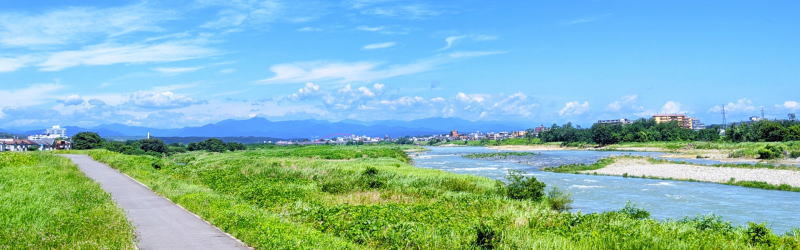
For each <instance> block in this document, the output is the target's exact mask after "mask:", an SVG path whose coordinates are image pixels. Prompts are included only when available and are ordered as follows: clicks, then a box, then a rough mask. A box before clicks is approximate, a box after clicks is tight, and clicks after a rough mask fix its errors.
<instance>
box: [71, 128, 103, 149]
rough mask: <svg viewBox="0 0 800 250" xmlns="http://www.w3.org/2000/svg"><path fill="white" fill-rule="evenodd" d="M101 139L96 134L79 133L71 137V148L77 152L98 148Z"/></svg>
mask: <svg viewBox="0 0 800 250" xmlns="http://www.w3.org/2000/svg"><path fill="white" fill-rule="evenodd" d="M102 144H103V138H101V137H100V135H98V134H97V133H92V132H80V133H78V134H76V135H75V136H73V137H72V148H73V149H77V150H84V149H95V148H100V146H102Z"/></svg>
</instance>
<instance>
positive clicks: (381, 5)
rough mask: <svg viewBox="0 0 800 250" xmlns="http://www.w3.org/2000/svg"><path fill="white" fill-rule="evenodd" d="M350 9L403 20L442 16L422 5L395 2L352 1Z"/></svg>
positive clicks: (365, 13) (439, 12) (430, 7)
mask: <svg viewBox="0 0 800 250" xmlns="http://www.w3.org/2000/svg"><path fill="white" fill-rule="evenodd" d="M350 7H351V8H353V9H356V10H360V13H361V14H364V15H373V16H381V17H393V18H403V19H412V20H419V19H427V18H431V17H435V16H438V15H441V14H442V12H441V11H438V10H435V9H434V8H433V7H432V6H430V5H427V4H422V3H397V2H394V1H371V0H366V1H365V0H361V1H351V4H350Z"/></svg>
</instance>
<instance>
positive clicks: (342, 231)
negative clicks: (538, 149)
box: [87, 146, 800, 249]
mask: <svg viewBox="0 0 800 250" xmlns="http://www.w3.org/2000/svg"><path fill="white" fill-rule="evenodd" d="M350 151H356V152H358V153H350ZM388 151H394V152H395V153H389V152H388ZM87 153H88V154H89V155H91V156H92V157H93V158H95V159H97V160H99V161H102V162H105V163H108V164H109V165H111V166H113V167H115V168H117V169H119V170H121V171H122V172H124V173H126V174H128V175H130V176H132V177H133V178H136V179H137V180H139V181H141V182H143V183H145V184H146V185H148V186H150V187H151V188H152V189H154V190H155V191H156V192H158V193H160V194H162V195H164V196H166V197H168V198H170V199H171V200H173V201H175V202H176V203H178V204H180V205H182V206H184V207H186V208H187V209H189V210H191V211H192V212H194V213H196V214H198V215H199V216H201V217H203V218H204V219H206V220H208V221H210V222H212V223H213V224H214V225H216V226H218V227H220V228H221V229H222V230H224V231H226V232H228V233H231V234H232V235H234V236H235V237H237V238H239V239H241V240H243V241H244V242H246V243H247V244H248V245H250V246H253V247H256V248H264V249H272V248H282V249H288V248H336V249H343V248H344V249H361V248H436V249H439V248H445V249H452V248H504V249H510V248H514V249H516V248H548V249H554V248H557V249H565V248H569V249H597V248H623V249H640V248H655V249H666V248H669V249H675V248H678V249H688V248H692V249H694V248H705V249H709V248H714V249H742V248H784V249H787V248H788V249H790V248H798V247H800V235H791V236H790V235H784V236H779V235H775V234H773V233H771V232H770V231H769V229H767V228H765V227H764V226H763V225H757V224H753V225H750V226H748V227H733V226H731V225H730V223H727V222H723V221H721V220H719V218H716V217H699V218H688V219H685V220H680V221H667V222H660V221H657V220H653V219H650V218H648V216H647V214H646V212H644V211H641V210H638V209H636V208H634V207H627V208H625V209H622V210H620V211H614V212H607V213H599V214H575V213H568V212H558V211H555V210H553V209H552V208H551V205H550V204H549V203H550V200H549V198H547V197H545V198H544V199H543V200H541V201H526V200H513V199H509V198H506V196H504V195H503V194H502V192H500V190H503V188H500V187H502V185H498V183H497V182H496V181H494V180H490V179H487V178H483V177H476V176H468V175H458V174H453V173H447V172H442V171H438V170H432V169H423V168H416V167H413V166H411V165H409V164H407V162H408V158H407V157H406V156H405V155H404V154H402V148H397V147H390V146H370V147H344V146H315V147H291V148H289V147H287V148H270V149H260V150H250V151H243V152H231V153H203V152H192V153H185V154H178V155H174V156H172V157H170V158H165V159H159V158H153V157H150V156H129V155H121V154H117V153H112V152H109V151H104V150H96V151H89V152H87ZM155 165H157V166H161V167H160V169H156V168H154V167H153V166H155Z"/></svg>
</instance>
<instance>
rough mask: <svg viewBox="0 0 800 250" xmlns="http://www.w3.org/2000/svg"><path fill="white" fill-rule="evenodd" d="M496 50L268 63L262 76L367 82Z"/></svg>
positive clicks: (270, 80) (280, 80) (273, 79)
mask: <svg viewBox="0 0 800 250" xmlns="http://www.w3.org/2000/svg"><path fill="white" fill-rule="evenodd" d="M499 53H503V52H495V51H489V52H486V51H462V52H455V53H450V54H444V55H438V56H434V57H430V58H426V59H422V60H418V61H416V62H413V63H409V64H393V65H387V64H385V63H380V62H368V61H362V62H325V61H312V62H296V63H284V64H277V65H273V66H272V67H270V71H272V73H274V74H275V75H274V76H273V77H271V78H268V79H265V80H262V81H261V83H262V84H274V83H302V82H313V81H334V82H369V81H375V80H381V79H387V78H393V77H397V76H403V75H411V74H417V73H422V72H426V71H430V70H433V69H435V68H436V67H438V66H440V65H443V64H448V63H452V62H454V61H455V60H457V59H464V58H470V57H480V56H487V55H494V54H499Z"/></svg>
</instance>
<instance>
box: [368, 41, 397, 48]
mask: <svg viewBox="0 0 800 250" xmlns="http://www.w3.org/2000/svg"><path fill="white" fill-rule="evenodd" d="M395 45H397V43H396V42H385V43H373V44H367V45H364V47H363V48H362V49H365V50H374V49H385V48H389V47H393V46H395Z"/></svg>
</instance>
